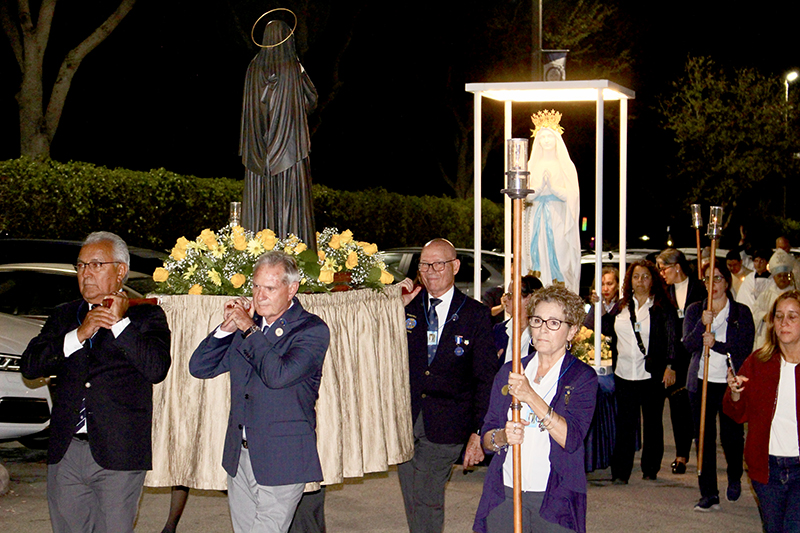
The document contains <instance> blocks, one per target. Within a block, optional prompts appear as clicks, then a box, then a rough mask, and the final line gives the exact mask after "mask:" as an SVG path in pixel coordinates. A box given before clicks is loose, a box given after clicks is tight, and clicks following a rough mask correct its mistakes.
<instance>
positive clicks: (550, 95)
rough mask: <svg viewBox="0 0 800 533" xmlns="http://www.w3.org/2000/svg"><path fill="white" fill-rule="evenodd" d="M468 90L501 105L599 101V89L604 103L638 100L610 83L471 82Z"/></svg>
mask: <svg viewBox="0 0 800 533" xmlns="http://www.w3.org/2000/svg"><path fill="white" fill-rule="evenodd" d="M466 90H467V92H470V93H476V94H477V93H480V94H481V96H484V97H485V98H491V99H492V100H498V101H501V102H595V101H597V98H598V96H597V95H598V90H599V91H601V93H600V94H602V96H603V100H623V99H624V100H628V99H633V98H635V97H636V93H635V92H634V91H631V90H630V89H626V88H625V87H622V86H620V85H617V84H616V83H613V82H610V81H608V80H582V81H531V82H510V83H468V84H467V86H466Z"/></svg>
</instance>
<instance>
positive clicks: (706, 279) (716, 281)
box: [703, 276, 725, 283]
mask: <svg viewBox="0 0 800 533" xmlns="http://www.w3.org/2000/svg"><path fill="white" fill-rule="evenodd" d="M723 281H725V278H724V277H722V276H714V283H722V282H723ZM703 283H708V276H706V277H704V278H703Z"/></svg>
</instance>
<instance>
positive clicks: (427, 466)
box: [397, 239, 499, 533]
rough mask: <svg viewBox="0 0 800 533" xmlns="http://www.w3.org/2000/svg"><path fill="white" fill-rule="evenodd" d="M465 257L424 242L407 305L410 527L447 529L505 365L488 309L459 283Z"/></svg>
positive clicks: (479, 455) (406, 496)
mask: <svg viewBox="0 0 800 533" xmlns="http://www.w3.org/2000/svg"><path fill="white" fill-rule="evenodd" d="M460 267H461V263H460V261H459V260H458V258H457V257H456V250H455V248H454V247H453V245H452V244H451V243H450V241H448V240H446V239H434V240H432V241H430V242H429V243H428V244H426V245H425V246H424V247H423V248H422V253H421V254H420V260H419V273H420V277H421V278H422V284H423V286H418V287H416V288H414V287H413V286H412V284H411V280H408V279H406V280H403V284H404V287H405V288H406V289H407V290H408V292H407V294H404V296H403V302H404V303H405V304H406V331H407V333H408V358H409V381H410V385H411V416H412V420H411V424H412V426H413V431H414V456H413V457H412V458H411V460H409V461H406V462H405V463H401V464H400V465H398V467H397V476H398V478H399V480H400V490H401V492H402V494H403V502H404V504H405V510H406V519H407V521H408V527H409V530H410V531H411V533H417V532H441V531H442V530H443V529H444V489H445V485H447V481H448V480H449V479H450V475H451V473H452V469H453V463H455V462H456V460H458V458H459V456H460V455H461V451H462V450H463V449H464V444H465V443H466V445H467V446H466V450H465V451H464V468H468V467H471V466H474V465H476V464H478V463H479V462H481V461H482V460H483V457H484V455H483V446H481V437H480V435H479V432H480V428H481V424H482V422H483V417H484V415H486V409H487V407H488V405H489V395H490V394H491V391H492V380H493V379H494V375H495V374H496V373H497V369H498V368H499V364H498V360H497V352H496V351H495V349H494V343H493V342H492V327H491V322H490V320H489V309H487V308H486V306H484V305H483V304H481V303H480V302H478V301H476V300H473V299H472V298H469V297H467V296H466V295H465V294H464V293H462V292H461V291H460V290H458V289H457V288H456V287H455V276H456V274H457V273H458V270H459V268H460Z"/></svg>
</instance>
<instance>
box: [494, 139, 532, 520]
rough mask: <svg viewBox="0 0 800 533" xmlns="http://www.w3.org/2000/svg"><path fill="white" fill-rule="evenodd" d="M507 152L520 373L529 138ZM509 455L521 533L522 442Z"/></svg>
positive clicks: (514, 346)
mask: <svg viewBox="0 0 800 533" xmlns="http://www.w3.org/2000/svg"><path fill="white" fill-rule="evenodd" d="M506 144H507V147H508V152H507V160H506V167H507V168H508V171H507V172H506V176H507V180H506V188H505V189H503V190H502V191H501V192H502V193H503V194H507V195H508V196H509V197H510V198H511V200H512V202H511V211H512V215H513V216H512V219H513V231H512V234H513V237H512V243H511V245H512V246H511V248H512V252H513V254H514V262H513V268H512V273H511V279H512V284H513V287H512V293H511V298H512V301H513V302H514V310H513V313H512V321H513V323H514V327H513V329H512V332H511V334H512V335H513V339H512V340H511V352H512V353H511V369H512V370H513V371H514V372H516V373H518V374H521V373H522V357H521V351H522V346H521V342H522V328H523V324H525V325H527V322H528V312H527V309H523V308H522V274H521V269H522V254H523V250H522V211H523V209H524V207H525V206H524V202H523V200H524V199H525V197H526V196H527V195H528V194H530V193H532V192H533V191H532V190H529V189H527V185H528V176H529V174H530V173H529V172H528V139H508V140H507V141H506ZM521 409H522V404H521V403H520V401H519V399H517V397H516V396H514V395H513V394H512V396H511V420H512V421H513V422H514V423H517V424H518V423H519V421H520V416H519V415H520V410H521ZM511 453H512V459H513V461H514V463H513V464H514V472H513V482H514V483H513V484H514V533H522V446H521V445H519V444H515V445H513V446H512V447H511Z"/></svg>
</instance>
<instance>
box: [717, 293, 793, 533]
mask: <svg viewBox="0 0 800 533" xmlns="http://www.w3.org/2000/svg"><path fill="white" fill-rule="evenodd" d="M767 326H768V330H767V342H766V343H765V344H764V346H762V347H761V348H760V349H759V350H757V351H756V352H754V353H753V354H751V355H750V357H748V358H747V359H746V360H745V362H744V364H743V365H742V368H741V369H740V370H739V373H738V375H734V373H733V372H730V371H728V376H727V383H728V387H729V388H728V390H726V391H725V397H724V399H723V409H724V411H725V414H726V415H728V416H730V417H731V418H732V419H733V420H735V421H736V422H738V423H739V424H744V423H745V422H747V425H748V426H747V427H748V429H747V440H746V442H745V446H744V456H745V459H746V460H747V474H748V476H749V477H750V480H751V481H752V483H753V489H754V490H755V492H756V495H757V496H758V506H759V512H760V514H761V521H762V523H763V525H764V531H765V532H766V533H784V532H790V531H798V530H800V438H798V419H800V386H798V384H800V366H798V364H797V363H800V292H798V291H789V292H784V293H783V294H781V295H780V296H778V299H777V300H776V301H775V304H774V305H773V306H772V309H771V310H770V314H769V320H768V321H767Z"/></svg>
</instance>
